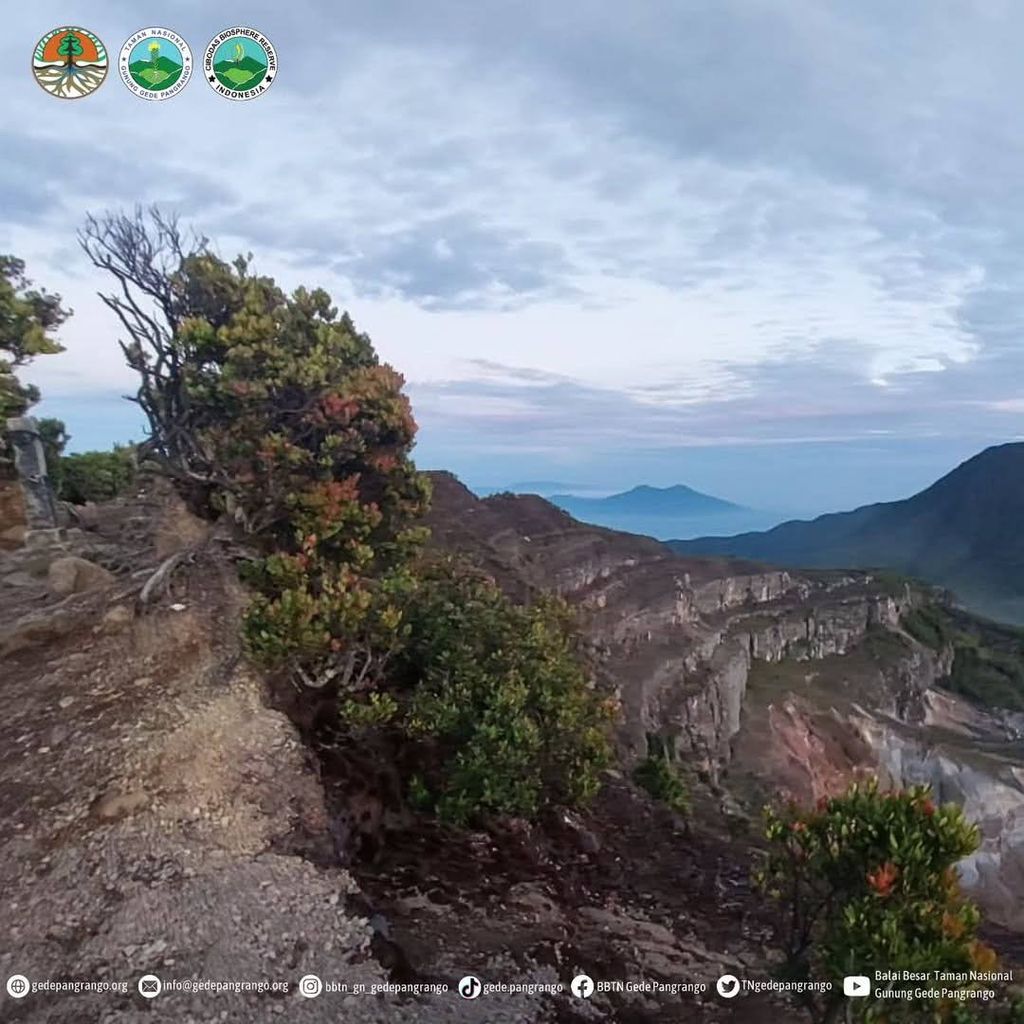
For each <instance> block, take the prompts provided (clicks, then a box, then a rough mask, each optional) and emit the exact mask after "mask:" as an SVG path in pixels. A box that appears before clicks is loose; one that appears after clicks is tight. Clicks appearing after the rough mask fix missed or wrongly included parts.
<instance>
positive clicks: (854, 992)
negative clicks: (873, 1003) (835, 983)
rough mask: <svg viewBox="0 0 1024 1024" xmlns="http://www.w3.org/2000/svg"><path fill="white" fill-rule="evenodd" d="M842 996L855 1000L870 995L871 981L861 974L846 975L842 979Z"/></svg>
mask: <svg viewBox="0 0 1024 1024" xmlns="http://www.w3.org/2000/svg"><path fill="white" fill-rule="evenodd" d="M843 995H844V996H853V997H854V998H855V999H856V998H858V997H863V996H869V995H871V979H870V978H867V977H865V976H864V975H863V974H848V975H847V976H846V977H845V978H843Z"/></svg>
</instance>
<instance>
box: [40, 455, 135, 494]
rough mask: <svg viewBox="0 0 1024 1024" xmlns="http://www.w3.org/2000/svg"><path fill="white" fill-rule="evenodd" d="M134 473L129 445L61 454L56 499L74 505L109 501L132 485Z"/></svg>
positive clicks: (58, 463) (133, 458) (58, 461)
mask: <svg viewBox="0 0 1024 1024" xmlns="http://www.w3.org/2000/svg"><path fill="white" fill-rule="evenodd" d="M135 471H136V465H135V449H134V448H133V447H131V446H120V445H118V446H116V447H115V448H114V449H113V451H109V452H75V453H74V454H73V455H64V456H61V457H60V458H59V459H58V460H57V481H56V491H57V497H58V498H60V499H61V500H62V501H68V502H71V504H73V505H84V504H85V503H86V502H89V501H110V500H111V499H113V498H116V497H118V496H119V495H121V494H124V492H125V491H127V490H128V488H129V487H131V486H132V484H133V483H134V482H135Z"/></svg>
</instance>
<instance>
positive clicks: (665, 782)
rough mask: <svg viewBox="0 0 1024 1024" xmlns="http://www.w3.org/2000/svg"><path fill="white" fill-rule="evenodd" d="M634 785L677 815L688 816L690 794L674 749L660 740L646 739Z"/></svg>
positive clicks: (634, 771) (635, 769)
mask: <svg viewBox="0 0 1024 1024" xmlns="http://www.w3.org/2000/svg"><path fill="white" fill-rule="evenodd" d="M633 781H634V782H636V784H637V785H638V786H640V787H641V788H642V789H645V790H646V791H647V792H648V793H649V794H650V795H651V796H652V797H653V798H654V799H655V800H660V801H661V802H662V803H663V804H665V805H666V806H667V807H670V808H671V809H672V810H673V811H675V812H676V813H677V814H688V813H689V811H690V794H689V790H688V789H687V787H686V783H685V782H684V781H683V778H682V775H681V774H680V770H679V766H678V764H677V763H676V760H675V748H674V746H673V745H672V744H670V743H666V742H665V741H664V740H663V739H661V738H660V737H657V736H648V737H647V756H646V757H645V758H644V759H643V760H642V761H641V762H640V763H639V764H638V765H637V766H636V768H634V769H633Z"/></svg>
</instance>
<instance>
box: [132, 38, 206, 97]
mask: <svg viewBox="0 0 1024 1024" xmlns="http://www.w3.org/2000/svg"><path fill="white" fill-rule="evenodd" d="M117 69H118V71H119V72H120V74H121V81H122V82H124V84H125V85H127V86H128V88H129V89H131V91H132V92H133V93H135V95H136V96H140V97H142V99H144V100H169V99H170V98H171V97H172V96H177V95H178V93H179V92H181V90H182V89H184V88H185V86H186V85H188V81H189V79H190V78H191V77H192V51H191V50H190V49H189V48H188V43H186V42H185V40H184V39H182V38H181V36H179V35H178V33H177V32H172V31H171V30H170V29H166V28H144V29H140V30H139V31H138V32H136V33H135V35H133V36H132V37H131V38H130V39H129V40H128V41H127V42H126V43H125V44H124V46H122V47H121V56H120V58H118V61H117Z"/></svg>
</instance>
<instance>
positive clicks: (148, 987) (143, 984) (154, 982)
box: [138, 974, 164, 999]
mask: <svg viewBox="0 0 1024 1024" xmlns="http://www.w3.org/2000/svg"><path fill="white" fill-rule="evenodd" d="M138 987H139V995H141V996H143V997H144V998H145V999H156V997H157V996H158V995H160V991H161V989H162V988H163V987H164V983H163V982H162V981H161V980H160V979H159V978H158V977H157V976H156V975H155V974H144V975H143V976H142V977H141V978H139V985H138Z"/></svg>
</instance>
